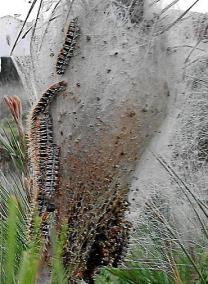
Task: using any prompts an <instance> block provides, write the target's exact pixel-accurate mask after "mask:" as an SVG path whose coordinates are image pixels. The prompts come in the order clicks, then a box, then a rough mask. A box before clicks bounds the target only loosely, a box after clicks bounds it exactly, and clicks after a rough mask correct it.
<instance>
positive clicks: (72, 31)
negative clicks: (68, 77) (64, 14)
mask: <svg viewBox="0 0 208 284" xmlns="http://www.w3.org/2000/svg"><path fill="white" fill-rule="evenodd" d="M77 22H78V18H77V17H76V18H74V19H73V20H72V21H71V22H70V24H69V27H68V31H67V33H66V37H65V41H64V44H63V47H62V49H61V50H60V52H59V55H58V58H57V63H56V73H57V74H58V75H63V74H64V73H65V70H66V68H67V66H68V64H69V61H70V59H71V57H73V55H74V48H75V46H76V38H77V37H78V36H79V32H80V29H79V27H78V24H77Z"/></svg>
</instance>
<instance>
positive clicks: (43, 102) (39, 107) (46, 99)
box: [31, 81, 67, 120]
mask: <svg viewBox="0 0 208 284" xmlns="http://www.w3.org/2000/svg"><path fill="white" fill-rule="evenodd" d="M66 87H67V83H66V82H65V81H60V82H59V83H57V84H54V85H52V86H51V87H50V88H49V89H48V90H47V91H46V92H45V93H43V95H42V96H41V98H40V100H39V101H38V102H37V104H36V105H35V107H34V108H33V111H32V114H31V119H32V120H34V119H35V118H36V117H37V115H38V114H40V113H41V112H44V111H45V109H46V108H47V106H48V105H49V104H50V102H51V101H52V100H53V98H54V97H55V96H56V95H57V94H58V93H60V92H63V91H65V90H66Z"/></svg>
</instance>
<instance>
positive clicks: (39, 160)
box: [28, 81, 67, 255]
mask: <svg viewBox="0 0 208 284" xmlns="http://www.w3.org/2000/svg"><path fill="white" fill-rule="evenodd" d="M66 87H67V83H66V82H65V81H61V82H59V83H57V84H54V85H52V86H51V87H50V88H49V89H48V90H47V91H46V92H45V93H44V94H43V95H42V97H41V98H40V100H39V101H38V102H37V104H36V105H35V107H34V108H33V110H32V112H31V114H30V117H29V120H28V124H29V133H28V138H29V139H28V140H29V145H28V149H29V157H30V163H31V174H32V176H33V186H32V191H33V197H32V204H31V206H32V207H33V212H32V216H31V219H30V221H29V222H30V224H29V230H30V232H29V235H30V236H32V234H33V222H34V220H33V219H34V213H35V211H37V213H38V215H39V217H40V218H41V224H40V230H41V235H42V237H43V239H44V248H43V252H44V255H45V253H46V252H47V248H48V244H49V243H50V227H51V224H50V219H51V217H52V215H51V212H53V211H54V210H55V206H54V202H53V196H54V192H55V190H56V189H57V185H58V168H59V148H58V147H57V146H56V144H54V142H53V121H52V117H51V115H50V114H49V110H48V107H49V105H50V103H51V101H52V99H53V98H55V96H56V95H57V94H58V93H59V92H62V91H64V90H66Z"/></svg>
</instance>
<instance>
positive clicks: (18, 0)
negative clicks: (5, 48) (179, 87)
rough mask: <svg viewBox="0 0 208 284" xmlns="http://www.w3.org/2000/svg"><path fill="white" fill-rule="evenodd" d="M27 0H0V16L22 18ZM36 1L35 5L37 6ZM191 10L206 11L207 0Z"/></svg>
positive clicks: (185, 0) (187, 0)
mask: <svg viewBox="0 0 208 284" xmlns="http://www.w3.org/2000/svg"><path fill="white" fill-rule="evenodd" d="M161 1H164V3H168V2H172V1H173V0H161ZM28 2H29V0H0V17H2V16H5V15H14V14H21V16H20V18H21V19H24V18H25V16H26V14H27V12H28V10H29V8H30V4H29V3H28ZM38 2H39V1H37V3H36V5H37V6H38ZM194 2H195V0H180V1H179V4H177V5H176V7H177V8H181V9H186V8H187V7H189V6H190V5H191V4H192V3H194ZM192 10H193V11H198V12H208V0H199V2H198V3H197V4H196V6H195V7H194V8H193V9H192ZM34 15H35V11H34V12H33V15H32V18H33V17H34Z"/></svg>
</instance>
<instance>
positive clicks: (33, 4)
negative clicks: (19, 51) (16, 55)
mask: <svg viewBox="0 0 208 284" xmlns="http://www.w3.org/2000/svg"><path fill="white" fill-rule="evenodd" d="M36 2H37V0H33V2H32V5H31V7H30V9H29V11H28V13H27V16H26V18H25V20H24V23H23V25H22V28H21V30H20V32H19V34H18V36H17V38H16V40H15V43H14V45H13V47H12V49H11V52H10V56H11V55H12V53H13V51H14V49H15V47H16V45H17V42H18V40H19V38H20V35H21V33H22V31H23V29H24V27H25V25H26V22H27V20H28V18H29V16H30V14H31V12H32V10H33V8H34V6H35V4H36Z"/></svg>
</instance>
